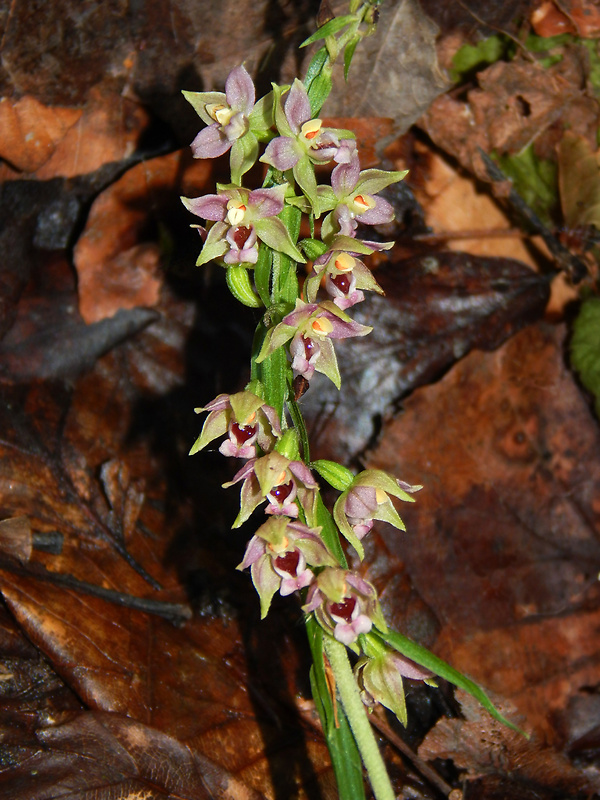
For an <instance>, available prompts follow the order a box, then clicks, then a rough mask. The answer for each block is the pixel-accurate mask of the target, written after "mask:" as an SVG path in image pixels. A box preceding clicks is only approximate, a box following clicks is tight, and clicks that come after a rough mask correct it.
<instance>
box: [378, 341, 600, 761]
mask: <svg viewBox="0 0 600 800" xmlns="http://www.w3.org/2000/svg"><path fill="white" fill-rule="evenodd" d="M564 335H565V331H564V329H552V328H549V327H547V326H543V325H539V326H535V327H530V328H527V329H526V330H525V331H522V332H521V333H519V334H517V335H516V336H514V337H513V338H512V339H511V340H509V341H508V342H507V343H506V344H505V345H504V346H503V347H502V348H501V349H499V350H498V351H496V352H495V353H492V354H484V353H477V352H474V353H471V354H470V355H469V356H467V357H466V358H465V359H463V360H462V361H461V362H460V363H459V364H457V365H456V366H455V367H454V368H453V369H452V370H451V371H450V372H449V373H448V374H447V375H446V376H445V377H444V378H443V379H442V380H441V381H440V382H439V383H437V384H434V385H432V386H429V387H427V388H424V389H420V390H418V391H417V392H415V393H414V394H413V395H412V396H411V397H410V398H409V399H407V400H406V401H405V403H404V413H403V415H402V417H400V418H398V419H397V420H395V421H394V422H393V423H391V424H390V425H389V426H388V427H387V428H386V436H385V438H384V439H383V441H382V443H381V445H380V446H379V448H378V450H377V451H375V452H374V454H373V456H372V458H371V459H370V461H369V466H371V467H378V468H382V469H386V470H390V471H392V472H395V473H397V474H399V475H401V476H402V477H403V478H404V479H405V480H408V481H411V482H418V483H422V484H424V485H425V487H426V489H424V490H423V491H422V492H420V493H419V497H418V501H417V503H415V505H414V506H410V507H409V506H407V507H405V508H403V519H404V521H405V522H406V525H407V529H408V531H409V532H410V533H408V534H404V535H402V536H398V535H396V534H395V533H394V534H391V535H390V534H389V533H388V532H384V534H383V535H384V538H385V541H386V543H387V546H388V548H389V549H390V551H391V552H392V553H393V554H394V555H395V556H397V557H398V558H400V559H401V560H402V561H403V562H404V563H405V564H406V567H407V569H408V571H409V574H410V576H411V579H412V582H413V586H414V588H415V590H416V591H417V592H418V593H419V594H420V596H421V598H422V599H423V601H424V603H425V604H426V605H427V606H428V607H429V609H430V611H431V612H433V613H434V614H435V616H436V618H437V620H438V622H439V625H440V628H441V633H440V635H439V638H438V640H437V642H436V644H435V647H434V649H435V650H436V652H437V653H438V654H439V655H441V656H442V657H443V658H445V659H446V660H448V661H449V662H450V663H452V664H453V666H455V667H456V668H457V669H460V670H461V671H463V672H465V673H467V674H469V675H470V676H472V677H473V678H474V679H475V680H477V681H478V682H479V683H480V684H481V685H483V686H484V687H487V688H488V689H490V690H491V691H494V692H496V693H497V694H498V695H500V696H502V697H505V698H507V699H509V700H510V701H511V702H512V703H513V704H514V705H515V706H516V707H517V709H518V711H519V713H520V714H521V715H523V717H524V720H525V721H524V723H523V726H524V727H525V729H526V730H528V731H532V732H534V733H535V734H536V735H537V736H538V737H539V738H540V740H542V741H544V742H546V743H547V744H548V745H549V746H552V747H554V748H556V749H557V750H559V751H560V749H561V747H563V746H564V745H565V743H566V742H567V741H569V740H570V739H571V738H572V737H571V734H570V733H569V730H568V726H569V721H568V715H567V714H566V713H565V712H566V709H567V708H568V706H569V705H570V703H571V702H572V701H573V699H574V698H577V697H578V696H580V695H581V693H582V692H585V687H589V686H596V685H598V683H599V682H600V659H599V657H598V652H597V647H596V634H595V633H594V631H595V630H596V629H597V626H598V624H599V617H600V612H599V611H598V603H599V600H600V589H599V587H598V581H597V575H598V567H599V566H600V547H599V545H598V530H599V528H600V513H599V509H598V503H597V496H598V490H599V487H600V461H599V459H598V453H599V452H600V433H599V431H598V427H597V424H596V422H595V421H594V419H593V417H592V414H591V412H590V410H589V408H588V405H587V403H586V401H585V399H584V398H583V397H582V396H581V393H580V391H579V389H578V387H577V386H576V385H575V383H574V381H573V378H572V376H571V375H570V373H569V372H568V371H567V370H566V368H565V365H564V359H563V345H564ZM376 577H377V579H378V580H380V581H382V582H385V581H386V575H385V566H384V565H383V564H382V563H381V562H380V563H379V565H378V568H377V576H376ZM387 602H389V603H390V604H392V605H393V597H388V598H387ZM559 719H560V720H561V724H560V726H559V727H558V726H557V720H559ZM593 724H595V723H593ZM578 734H579V735H581V730H579V731H578Z"/></svg>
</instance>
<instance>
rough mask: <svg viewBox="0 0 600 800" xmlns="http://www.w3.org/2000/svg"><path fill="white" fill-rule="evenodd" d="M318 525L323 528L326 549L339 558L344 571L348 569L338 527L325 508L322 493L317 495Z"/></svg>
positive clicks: (322, 536)
mask: <svg viewBox="0 0 600 800" xmlns="http://www.w3.org/2000/svg"><path fill="white" fill-rule="evenodd" d="M316 509H317V525H320V526H321V538H322V539H323V542H324V544H325V547H326V548H327V549H328V550H329V552H330V553H333V555H334V556H335V557H336V558H337V560H338V561H339V563H340V566H341V567H343V568H344V569H348V562H347V561H346V556H345V555H344V551H343V550H342V545H341V543H340V535H339V533H338V529H337V527H336V524H335V522H334V521H333V517H332V516H331V514H330V513H329V511H328V510H327V508H326V507H325V505H324V503H323V499H322V497H321V493H320V492H319V493H318V494H317V506H316Z"/></svg>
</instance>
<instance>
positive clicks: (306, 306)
mask: <svg viewBox="0 0 600 800" xmlns="http://www.w3.org/2000/svg"><path fill="white" fill-rule="evenodd" d="M372 330H373V328H371V327H369V326H368V325H361V324H360V323H358V322H355V321H354V320H352V319H351V318H350V317H349V316H348V315H347V314H345V313H344V312H343V311H342V310H341V309H339V308H338V307H337V306H336V305H335V304H334V303H332V302H330V301H328V300H325V301H324V302H322V303H305V302H304V301H303V300H300V299H298V300H296V307H295V309H294V310H293V311H292V312H290V313H289V314H287V315H286V316H285V317H284V318H283V319H282V320H281V322H280V323H279V324H278V325H276V326H275V327H274V328H271V329H270V330H269V332H268V333H267V336H266V337H265V341H264V342H263V346H262V348H261V351H260V353H259V354H258V358H257V359H256V361H257V363H260V362H261V361H264V359H265V358H267V356H269V355H270V354H271V353H273V352H274V351H275V350H277V348H278V347H282V346H283V345H284V344H286V343H287V342H289V340H290V339H291V340H292V342H291V344H290V353H291V355H292V359H293V360H292V369H293V370H294V373H295V374H296V375H302V376H303V377H304V378H306V379H307V380H310V379H311V378H312V376H313V374H314V372H315V370H316V371H317V372H321V373H323V375H326V376H327V377H328V378H329V379H330V380H331V381H332V382H333V383H334V384H335V386H336V387H337V388H338V389H339V388H340V384H341V378H340V372H339V369H338V364H337V359H336V357H335V350H334V348H333V342H332V339H347V338H349V337H351V336H366V335H367V334H368V333H370V332H371V331H372Z"/></svg>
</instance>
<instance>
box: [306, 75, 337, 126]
mask: <svg viewBox="0 0 600 800" xmlns="http://www.w3.org/2000/svg"><path fill="white" fill-rule="evenodd" d="M332 86H333V82H332V80H331V74H330V73H329V72H328V71H325V70H323V72H321V74H320V75H317V77H316V78H315V79H314V81H313V82H312V84H311V87H310V92H309V93H308V100H309V102H310V110H311V112H312V115H313V117H316V116H317V115H318V113H319V111H320V110H321V109H322V108H323V104H324V103H325V100H327V98H328V97H329V95H330V93H331V87H332Z"/></svg>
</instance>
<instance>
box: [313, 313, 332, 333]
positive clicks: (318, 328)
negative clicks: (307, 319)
mask: <svg viewBox="0 0 600 800" xmlns="http://www.w3.org/2000/svg"><path fill="white" fill-rule="evenodd" d="M310 327H311V328H312V329H313V331H314V332H315V333H316V334H319V335H320V336H327V334H328V333H331V331H332V330H333V323H332V322H331V320H328V319H327V317H317V319H313V321H312V322H311V324H310Z"/></svg>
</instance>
